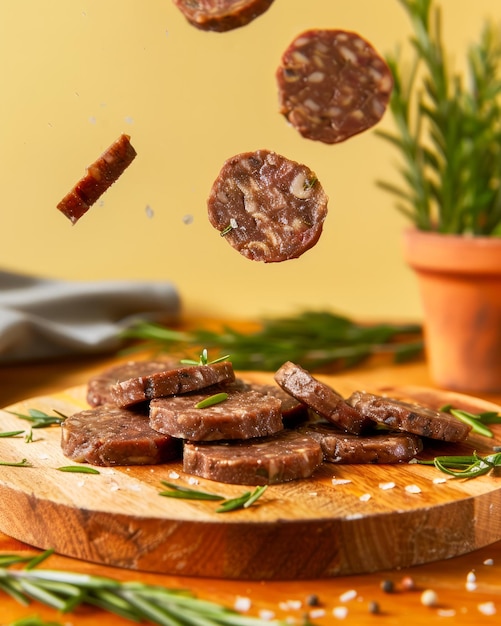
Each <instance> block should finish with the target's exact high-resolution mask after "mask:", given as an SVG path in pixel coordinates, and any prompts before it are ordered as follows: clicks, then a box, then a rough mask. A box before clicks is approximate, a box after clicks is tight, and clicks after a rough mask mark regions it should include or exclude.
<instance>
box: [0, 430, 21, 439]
mask: <svg viewBox="0 0 501 626" xmlns="http://www.w3.org/2000/svg"><path fill="white" fill-rule="evenodd" d="M22 434H24V430H11V431H10V432H3V433H0V438H8V437H19V435H22Z"/></svg>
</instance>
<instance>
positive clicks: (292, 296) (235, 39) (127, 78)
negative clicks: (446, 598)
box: [0, 0, 500, 319]
mask: <svg viewBox="0 0 501 626" xmlns="http://www.w3.org/2000/svg"><path fill="white" fill-rule="evenodd" d="M441 6H442V8H443V14H444V36H445V42H446V45H447V47H448V50H449V51H450V53H451V61H452V62H453V63H454V65H455V67H456V68H464V56H465V50H466V48H467V46H468V45H469V43H471V42H472V41H473V40H474V39H476V38H477V36H478V34H479V32H480V30H481V27H482V23H483V19H484V18H485V17H487V16H493V17H495V18H496V19H498V18H499V13H500V9H499V0H442V3H441ZM311 27H329V28H330V27H332V28H343V29H347V30H354V31H357V32H358V33H359V34H361V35H362V36H363V37H365V38H366V39H368V40H369V41H370V42H371V43H372V44H373V45H374V47H376V49H378V50H379V52H380V53H382V54H385V53H386V52H389V51H393V50H394V49H395V47H396V45H397V44H399V43H403V44H405V45H406V38H407V35H408V33H409V24H408V20H407V17H406V15H405V14H404V11H403V9H402V8H401V7H400V5H399V3H398V2H397V0H309V1H308V2H305V1H304V0H275V3H274V4H273V5H272V7H271V8H270V9H269V10H268V11H267V12H266V13H265V14H263V15H262V16H261V17H259V18H258V19H257V20H256V21H255V22H253V23H252V24H250V25H249V26H246V27H244V28H240V29H237V30H234V31H232V32H228V33H222V34H219V33H205V32H201V31H199V30H197V29H195V28H193V27H192V26H190V25H188V23H187V22H186V21H185V19H184V18H183V16H182V15H181V14H180V12H179V11H178V9H177V8H176V7H175V6H174V4H173V3H172V2H171V0H78V1H77V0H1V3H0V77H1V80H0V189H1V208H0V232H1V243H0V268H3V269H11V270H17V271H23V272H29V273H34V274H38V275H44V276H48V277H55V278H64V279H71V280H99V279H110V278H111V279H113V278H121V279H127V278H130V279H162V280H163V279H165V280H168V281H172V282H173V283H174V284H175V285H176V286H177V287H178V289H179V292H180V294H181V298H182V301H183V303H184V309H185V310H186V311H187V312H192V313H201V314H210V315H216V316H222V317H223V316H224V317H227V316H229V317H253V316H257V317H262V316H270V315H275V314H282V313H291V312H296V311H298V310H302V309H305V308H308V309H312V308H317V309H323V308H326V309H330V310H334V311H337V312H341V313H345V314H348V315H354V316H358V317H362V318H382V317H385V318H394V319H417V318H420V316H421V308H420V302H419V294H418V292H417V285H416V282H415V279H414V276H413V275H412V274H411V272H410V270H408V269H407V268H406V266H405V264H404V262H403V260H402V256H401V249H400V245H401V241H400V239H401V232H402V230H403V228H405V227H406V226H407V225H408V223H407V222H406V221H405V219H404V218H403V217H401V216H400V215H399V214H398V213H397V211H396V209H395V208H394V201H393V198H392V197H390V196H389V195H387V194H386V193H385V192H383V191H381V190H379V189H378V188H377V187H376V185H375V181H376V180H377V179H386V180H394V181H397V182H398V181H399V178H398V175H397V174H396V170H395V164H396V161H397V154H396V153H395V152H393V151H392V149H391V148H390V147H389V146H388V145H387V144H386V143H385V142H383V141H382V140H381V139H379V138H377V137H376V136H375V135H374V133H372V132H371V131H368V132H366V133H365V134H363V135H359V136H357V137H355V138H352V139H351V140H348V141H347V142H345V143H343V144H338V145H334V146H328V145H324V144H321V143H318V142H312V141H309V140H306V139H303V138H302V137H300V136H299V134H298V133H296V131H295V130H293V129H292V128H291V127H289V126H288V125H287V123H286V122H285V120H284V118H283V117H282V116H281V115H280V114H279V113H278V105H277V93H276V84H275V78H274V74H275V69H276V66H277V64H278V62H279V59H280V57H281V54H282V52H283V50H284V49H285V48H286V47H287V45H288V44H289V43H290V41H292V39H293V38H294V37H295V36H296V35H298V34H299V33H300V32H302V31H303V30H305V29H307V28H311ZM380 127H381V128H391V119H390V117H389V115H387V116H386V117H385V118H384V120H383V121H382V123H381V124H380ZM121 132H126V133H128V134H130V135H131V141H132V144H133V145H134V147H135V148H136V150H137V152H138V156H137V158H136V160H135V161H134V162H133V164H132V165H131V166H130V168H129V169H128V170H127V171H126V172H125V173H124V174H123V176H122V177H121V178H120V180H119V181H118V182H117V183H116V184H115V185H114V186H113V187H112V188H111V189H110V190H109V191H108V192H107V193H106V194H105V195H104V196H103V198H102V202H101V203H99V204H96V205H95V206H94V207H93V208H91V210H90V211H89V212H88V213H87V214H86V215H85V216H84V217H83V218H82V219H81V220H80V222H78V224H76V225H75V226H72V225H71V224H70V222H69V221H68V220H67V219H66V218H65V217H64V216H63V215H62V214H61V213H60V212H59V211H57V210H56V204H57V203H58V201H59V200H60V199H61V198H62V197H63V196H64V194H65V193H66V192H67V191H68V190H69V189H70V187H71V186H72V185H73V183H75V182H76V181H77V180H78V179H79V178H80V177H81V176H82V175H83V174H84V172H85V167H86V166H87V165H88V164H89V163H90V162H92V161H93V160H94V159H95V158H96V157H97V156H99V154H100V153H101V152H102V151H103V150H104V149H105V148H106V147H107V146H108V145H109V144H111V143H112V142H113V141H114V140H115V139H116V138H117V137H118V135H119V134H120V133H121ZM258 148H267V149H270V150H275V151H276V152H278V153H280V154H283V155H284V156H287V157H288V158H291V159H294V160H296V161H299V162H302V163H305V164H307V165H308V166H309V167H311V168H312V169H313V170H314V171H315V172H316V173H317V176H318V178H319V180H320V181H321V183H322V184H323V186H324V188H325V190H326V192H327V194H328V195H329V197H330V202H329V215H328V217H327V220H326V222H325V227H324V232H323V235H322V237H321V239H320V241H319V243H318V244H317V246H316V247H315V248H313V249H312V250H310V251H309V252H307V253H306V254H305V255H304V256H303V257H301V258H300V259H297V260H294V261H287V262H285V263H281V264H270V265H264V264H260V263H257V262H253V261H249V260H247V259H245V258H244V257H243V256H241V255H240V254H238V253H237V252H236V251H235V250H233V249H232V248H231V247H230V246H229V245H228V244H227V243H226V242H225V241H224V240H222V238H221V237H220V236H219V234H218V233H217V232H216V231H215V230H214V229H213V228H212V227H211V226H210V224H209V222H208V220H207V216H206V198H207V195H208V193H209V190H210V187H211V185H212V182H213V181H214V179H215V177H216V176H217V174H218V172H219V170H220V167H221V166H222V164H223V162H224V160H225V159H227V158H228V157H230V156H233V155H234V154H237V153H239V152H243V151H247V150H254V149H258Z"/></svg>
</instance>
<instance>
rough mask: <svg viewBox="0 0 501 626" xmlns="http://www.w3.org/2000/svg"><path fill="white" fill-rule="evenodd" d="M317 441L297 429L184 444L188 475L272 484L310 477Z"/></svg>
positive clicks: (317, 453) (318, 451) (318, 452)
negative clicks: (240, 439) (236, 438)
mask: <svg viewBox="0 0 501 626" xmlns="http://www.w3.org/2000/svg"><path fill="white" fill-rule="evenodd" d="M322 459H323V455H322V449H321V447H320V444H319V443H318V442H317V441H315V440H314V439H312V438H311V437H308V436H305V435H304V434H301V433H299V432H298V431H296V430H288V431H283V432H281V433H279V434H278V435H274V436H272V437H263V438H261V439H254V440H251V439H249V440H248V441H238V442H237V441H234V442H228V443H185V445H184V450H183V470H184V471H185V472H186V473H188V474H193V475H195V476H200V477H202V478H207V479H209V480H216V481H219V482H222V483H230V484H238V485H273V484H277V483H283V482H287V481H290V480H297V479H299V478H309V477H310V476H311V475H312V474H313V472H314V471H315V469H316V468H317V467H318V466H319V465H320V464H321V463H322Z"/></svg>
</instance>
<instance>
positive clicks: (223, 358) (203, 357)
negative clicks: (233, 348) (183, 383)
mask: <svg viewBox="0 0 501 626" xmlns="http://www.w3.org/2000/svg"><path fill="white" fill-rule="evenodd" d="M229 356H230V355H229V354H225V355H224V356H220V357H219V358H218V359H214V360H213V361H209V357H208V352H207V348H204V349H203V350H202V354H201V355H200V358H199V359H198V361H195V360H194V359H181V363H184V364H185V365H212V364H213V363H220V362H221V361H226V360H227V359H228V357H229Z"/></svg>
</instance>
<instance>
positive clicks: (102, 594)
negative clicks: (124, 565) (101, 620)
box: [0, 551, 286, 626]
mask: <svg viewBox="0 0 501 626" xmlns="http://www.w3.org/2000/svg"><path fill="white" fill-rule="evenodd" d="M50 554H52V551H47V552H45V553H43V555H42V558H41V557H37V558H36V563H35V564H36V565H38V564H39V563H40V562H41V561H42V560H43V557H44V556H45V557H48V556H50ZM5 556H6V557H7V558H3V557H2V555H0V591H3V592H4V593H7V594H8V595H10V596H11V597H12V598H14V600H16V601H17V602H19V603H20V604H23V605H24V606H28V605H30V604H31V601H32V600H35V601H38V602H40V603H42V604H44V605H45V606H49V607H52V608H54V609H56V610H57V611H60V612H62V613H69V612H73V611H75V610H76V609H77V608H78V607H80V606H85V605H87V606H94V607H98V608H99V609H101V610H102V611H104V612H108V613H113V614H116V615H119V616H121V617H123V618H125V619H129V620H131V621H134V622H142V621H145V622H148V623H152V624H157V625H158V626H194V625H195V624H196V625H200V626H201V625H202V624H203V625H204V626H285V624H286V622H284V621H277V620H273V621H270V620H262V619H259V618H257V617H249V616H246V615H242V614H241V613H238V612H236V611H234V610H232V609H229V608H227V607H224V606H222V605H220V604H217V603H215V602H210V601H206V600H201V599H199V598H197V597H196V596H194V595H193V594H192V593H190V592H189V591H186V590H178V589H169V588H167V587H161V586H157V585H149V584H146V583H141V582H134V581H131V582H120V581H118V580H114V579H112V578H106V577H102V576H92V575H89V574H79V573H74V572H66V571H57V570H47V569H37V568H35V567H34V566H33V565H32V563H31V561H26V559H25V558H23V557H18V558H17V559H16V558H15V556H12V555H5ZM21 563H26V565H25V567H24V568H22V569H9V568H10V566H11V565H16V564H21Z"/></svg>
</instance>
